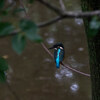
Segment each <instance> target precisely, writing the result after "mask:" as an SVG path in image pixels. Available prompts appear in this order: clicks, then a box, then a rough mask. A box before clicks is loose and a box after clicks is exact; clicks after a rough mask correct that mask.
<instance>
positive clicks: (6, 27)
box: [0, 0, 42, 82]
mask: <svg viewBox="0 0 100 100" xmlns="http://www.w3.org/2000/svg"><path fill="white" fill-rule="evenodd" d="M14 2H16V1H13V2H12V4H8V5H7V2H6V0H0V37H1V38H2V37H6V36H12V48H13V50H14V51H15V52H16V53H17V54H21V53H22V52H23V50H24V48H25V46H26V41H27V39H28V40H31V41H34V42H38V43H40V42H42V38H41V36H40V35H39V34H38V27H37V25H36V24H35V23H34V22H33V21H32V20H29V19H27V18H26V19H23V18H22V17H20V18H18V21H16V20H15V22H11V21H9V20H6V18H9V17H12V18H14V16H17V15H16V13H19V14H20V12H22V11H25V9H24V8H19V7H20V6H18V7H13V3H14ZM33 2H34V0H28V1H27V3H29V4H32V3H33ZM14 23H17V25H15V24H14ZM16 30H19V31H18V33H16ZM14 34H15V35H14ZM7 69H8V64H7V62H6V61H5V59H3V58H0V82H4V81H6V74H5V71H6V70H7Z"/></svg>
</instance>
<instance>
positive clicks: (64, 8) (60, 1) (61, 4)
mask: <svg viewBox="0 0 100 100" xmlns="http://www.w3.org/2000/svg"><path fill="white" fill-rule="evenodd" d="M59 3H60V6H61V9H62V11H65V10H66V7H65V5H64V2H63V0H59Z"/></svg>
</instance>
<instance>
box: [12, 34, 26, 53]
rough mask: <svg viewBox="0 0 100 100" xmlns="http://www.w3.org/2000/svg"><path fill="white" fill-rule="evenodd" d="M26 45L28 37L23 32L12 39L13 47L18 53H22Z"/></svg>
mask: <svg viewBox="0 0 100 100" xmlns="http://www.w3.org/2000/svg"><path fill="white" fill-rule="evenodd" d="M25 46H26V38H25V36H23V35H21V34H17V35H15V36H13V39H12V48H13V50H14V51H16V52H17V53H18V54H21V53H22V52H23V50H24V48H25Z"/></svg>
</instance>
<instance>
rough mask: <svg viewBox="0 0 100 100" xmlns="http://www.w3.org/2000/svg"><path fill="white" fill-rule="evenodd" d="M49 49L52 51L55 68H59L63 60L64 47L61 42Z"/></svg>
mask: <svg viewBox="0 0 100 100" xmlns="http://www.w3.org/2000/svg"><path fill="white" fill-rule="evenodd" d="M49 49H54V60H55V63H56V68H59V67H60V63H61V62H62V61H63V59H64V53H65V50H64V46H63V44H62V43H61V42H59V43H56V44H54V45H53V46H52V47H50V48H49Z"/></svg>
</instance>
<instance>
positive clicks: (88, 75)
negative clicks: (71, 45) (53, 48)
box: [41, 43, 90, 77]
mask: <svg viewBox="0 0 100 100" xmlns="http://www.w3.org/2000/svg"><path fill="white" fill-rule="evenodd" d="M41 45H42V47H43V48H44V49H45V51H46V52H47V53H48V54H49V55H50V56H51V57H52V58H53V55H52V53H51V52H50V51H49V50H48V49H47V47H46V46H45V45H44V43H41ZM61 65H63V66H64V67H66V68H68V69H70V70H72V71H74V72H76V73H79V74H81V75H84V76H87V77H90V74H86V73H84V72H81V71H78V70H76V69H74V68H72V67H69V66H68V65H65V64H64V63H63V62H61Z"/></svg>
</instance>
